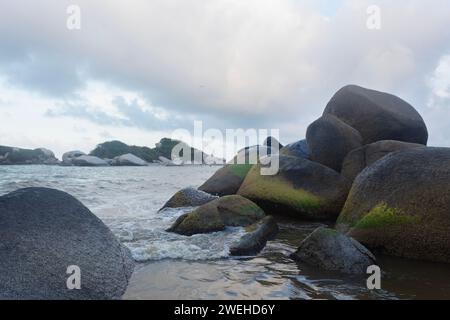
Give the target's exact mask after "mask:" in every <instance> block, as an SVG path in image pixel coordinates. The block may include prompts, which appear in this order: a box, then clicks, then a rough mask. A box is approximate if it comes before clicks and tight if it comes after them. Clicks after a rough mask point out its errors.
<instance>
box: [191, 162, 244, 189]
mask: <svg viewBox="0 0 450 320" xmlns="http://www.w3.org/2000/svg"><path fill="white" fill-rule="evenodd" d="M251 168H252V165H251V164H228V165H226V166H224V167H223V168H220V169H219V170H217V171H216V172H215V173H214V175H213V176H212V177H211V178H209V179H208V180H206V182H205V183H204V184H202V185H201V186H200V187H199V188H198V189H199V190H201V191H205V192H207V193H209V194H212V195H217V196H228V195H233V194H236V193H237V191H238V190H239V187H240V186H241V184H242V182H243V181H244V179H245V177H246V175H247V173H248V172H249V171H250V169H251Z"/></svg>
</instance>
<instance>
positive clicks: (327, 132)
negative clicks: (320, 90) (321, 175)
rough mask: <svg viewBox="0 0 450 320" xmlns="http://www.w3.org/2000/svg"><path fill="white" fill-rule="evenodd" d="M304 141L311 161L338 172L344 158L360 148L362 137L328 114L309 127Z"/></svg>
mask: <svg viewBox="0 0 450 320" xmlns="http://www.w3.org/2000/svg"><path fill="white" fill-rule="evenodd" d="M306 140H307V141H308V146H309V148H310V150H311V160H313V161H316V162H318V163H321V164H323V165H325V166H327V167H329V168H332V169H334V170H336V171H338V172H340V171H341V169H342V162H343V161H344V158H345V156H346V155H347V154H348V153H349V152H350V151H352V150H354V149H356V148H359V147H361V146H362V137H361V135H360V134H359V132H358V131H357V130H355V129H354V128H352V127H350V126H349V125H347V124H346V123H345V122H343V121H341V120H339V119H338V118H336V117H334V116H332V115H329V114H325V115H323V116H322V117H321V118H320V119H318V120H316V121H314V122H313V123H312V124H310V125H309V127H308V130H307V131H306Z"/></svg>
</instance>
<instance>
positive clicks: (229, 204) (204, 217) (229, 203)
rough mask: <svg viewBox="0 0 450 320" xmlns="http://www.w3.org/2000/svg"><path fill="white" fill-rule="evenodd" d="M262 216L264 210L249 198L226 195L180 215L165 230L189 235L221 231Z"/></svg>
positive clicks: (256, 219)
mask: <svg viewBox="0 0 450 320" xmlns="http://www.w3.org/2000/svg"><path fill="white" fill-rule="evenodd" d="M264 216H265V214H264V211H262V210H261V208H259V207H258V206H257V205H256V204H254V203H253V202H251V201H250V200H247V199H245V198H243V197H241V196H226V197H222V198H218V199H216V200H214V201H212V202H209V203H207V204H204V205H202V206H200V207H198V208H197V209H195V210H194V211H192V212H190V213H187V214H184V215H182V216H180V217H179V218H178V219H177V220H176V221H175V223H174V224H173V225H172V226H171V227H170V228H169V229H168V230H167V231H168V232H174V233H178V234H182V235H186V236H191V235H194V234H198V233H210V232H216V231H222V230H224V229H225V227H246V226H248V225H251V224H252V223H254V222H256V221H258V220H260V219H262V218H264Z"/></svg>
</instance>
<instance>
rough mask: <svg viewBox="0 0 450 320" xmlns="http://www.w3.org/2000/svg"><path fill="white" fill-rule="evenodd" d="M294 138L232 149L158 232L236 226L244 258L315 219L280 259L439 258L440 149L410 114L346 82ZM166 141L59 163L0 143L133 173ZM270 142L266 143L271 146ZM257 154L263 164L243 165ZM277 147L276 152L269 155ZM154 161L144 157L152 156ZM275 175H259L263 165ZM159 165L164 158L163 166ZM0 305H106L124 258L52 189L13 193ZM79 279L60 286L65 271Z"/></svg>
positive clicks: (3, 158) (172, 202)
mask: <svg viewBox="0 0 450 320" xmlns="http://www.w3.org/2000/svg"><path fill="white" fill-rule="evenodd" d="M305 137H306V139H301V140H299V141H297V142H293V143H291V144H288V145H286V146H282V145H281V144H280V143H279V142H278V141H276V140H275V139H274V138H269V139H267V140H266V142H265V143H264V145H262V146H255V147H250V148H246V149H243V150H241V151H240V152H239V153H238V154H237V155H236V157H235V160H236V159H240V160H244V161H243V162H244V163H240V164H236V163H234V162H233V161H232V162H230V163H228V164H226V165H225V166H223V167H222V168H220V169H219V170H218V171H217V172H216V173H215V174H214V175H213V176H212V177H211V178H210V179H208V180H207V181H205V182H204V183H203V184H202V185H201V186H200V187H199V188H198V189H194V188H187V189H183V190H180V191H179V192H177V193H176V194H174V195H173V196H171V197H170V198H169V196H170V195H168V201H167V203H166V204H165V205H164V206H163V207H162V208H161V211H162V210H170V209H171V208H188V210H187V211H185V212H186V213H185V214H183V215H181V216H180V217H178V219H177V220H176V221H175V222H174V223H173V224H172V226H171V227H170V228H169V229H167V232H171V233H177V234H179V235H182V236H185V237H192V236H194V235H197V234H205V233H212V232H220V231H223V230H225V229H227V228H241V229H242V230H243V231H244V235H243V236H242V237H241V239H239V241H237V242H236V243H234V244H233V245H232V246H231V247H230V248H229V251H230V255H232V256H249V255H256V254H257V253H258V252H259V251H261V250H263V249H264V247H265V245H266V243H267V242H268V241H270V240H271V239H273V238H274V237H276V235H277V232H278V225H277V221H278V219H280V218H281V217H283V216H289V217H291V219H292V218H293V219H297V220H298V221H304V222H311V223H312V222H317V221H322V222H326V223H327V224H328V225H329V226H330V227H329V228H324V227H320V228H318V229H317V230H315V231H313V232H312V233H311V234H310V235H309V236H308V237H306V239H304V240H303V242H302V243H301V244H300V245H299V247H298V250H297V251H295V252H291V255H290V258H291V259H293V260H294V261H296V262H297V263H299V264H307V265H308V266H310V267H314V268H318V269H322V270H327V271H334V272H339V273H344V274H365V273H366V270H367V267H369V266H371V265H374V264H377V257H376V256H377V255H378V254H386V255H391V256H395V257H400V258H409V259H418V260H424V261H433V262H444V263H450V219H449V212H450V148H437V147H427V146H426V144H427V141H428V131H427V128H426V125H425V123H424V121H423V119H422V117H421V116H420V114H419V113H418V112H417V111H416V110H415V109H414V107H412V106H411V105H410V104H408V103H407V102H405V101H404V100H402V99H400V98H398V97H396V96H393V95H391V94H388V93H383V92H378V91H374V90H369V89H365V88H362V87H358V86H353V85H351V86H346V87H344V88H342V89H341V90H339V91H338V92H337V93H336V94H335V95H334V96H333V97H332V99H331V100H330V102H329V103H328V105H327V106H326V108H325V110H324V112H323V115H322V116H321V117H320V118H319V119H318V120H316V121H314V122H313V123H312V124H311V125H310V126H309V127H308V129H307V131H306V132H305ZM172 144H173V141H171V142H170V143H169V141H168V140H165V141H163V142H162V144H159V145H157V146H156V148H155V149H148V150H147V149H145V147H143V148H141V149H136V148H140V147H130V146H127V145H124V144H122V143H118V142H112V143H106V144H102V145H99V146H98V147H97V148H96V149H95V150H94V151H93V152H91V153H90V154H85V153H83V152H81V151H71V152H67V153H65V154H64V156H63V159H62V161H61V162H58V160H57V159H56V158H55V156H54V154H53V153H52V152H51V151H49V150H45V149H36V150H25V149H17V148H9V147H0V163H2V164H49V165H53V164H60V165H66V166H111V165H113V166H145V165H147V164H148V163H149V162H150V161H155V160H154V159H157V158H161V157H162V158H165V156H167V154H168V152H169V151H170V150H169V149H167V148H168V147H170V146H171V145H172ZM273 146H277V147H276V148H274V147H273ZM263 148H264V149H265V150H264V152H263V153H264V154H267V155H268V156H267V159H265V161H264V162H262V161H261V162H258V163H257V164H250V163H248V162H246V161H248V159H249V157H250V155H251V154H252V153H257V154H259V152H260V151H261V150H262V149H263ZM277 150H279V152H277ZM155 157H156V158H155ZM275 158H276V159H277V161H278V163H279V170H278V173H277V174H275V175H268V176H266V175H261V168H263V167H264V166H267V160H274V159H275ZM169 161H170V160H169ZM0 228H1V230H0V231H1V232H0V267H1V269H2V270H3V272H2V274H1V275H0V298H6V299H17V298H18V299H117V298H120V297H121V296H122V294H123V292H124V291H125V288H126V286H127V283H128V280H129V278H130V275H131V273H132V271H133V267H134V262H133V259H132V258H131V256H130V252H129V250H128V249H126V248H125V247H124V246H122V245H121V244H120V242H119V241H118V240H117V239H116V238H115V237H114V236H113V235H112V233H111V231H110V230H109V229H108V228H107V227H106V226H105V225H104V224H103V222H101V221H100V220H99V219H98V218H97V217H95V215H93V214H92V213H91V212H90V211H89V209H87V208H86V207H85V206H83V205H82V204H81V203H80V202H79V201H78V200H76V199H75V198H73V197H72V196H70V195H68V194H66V193H64V192H61V191H57V190H53V189H45V188H27V189H20V190H18V191H15V192H12V193H10V194H7V195H4V196H1V197H0ZM74 264H75V265H78V266H80V268H82V270H84V271H83V272H84V273H85V274H86V276H85V277H87V278H85V280H84V283H85V285H84V286H83V288H82V289H81V290H74V291H71V290H67V288H66V286H65V284H66V279H67V273H66V272H67V267H68V266H70V265H74Z"/></svg>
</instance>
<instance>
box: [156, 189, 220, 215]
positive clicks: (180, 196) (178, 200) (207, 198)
mask: <svg viewBox="0 0 450 320" xmlns="http://www.w3.org/2000/svg"><path fill="white" fill-rule="evenodd" d="M217 198H218V197H217V196H213V195H210V194H209V193H206V192H204V191H200V190H197V189H194V188H185V189H182V190H180V191H178V192H177V193H175V194H174V195H173V196H172V198H170V199H169V200H168V201H167V202H166V204H164V206H163V207H162V208H161V209H160V210H163V209H165V208H183V207H198V206H201V205H203V204H206V203H208V202H211V201H213V200H216V199H217Z"/></svg>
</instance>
